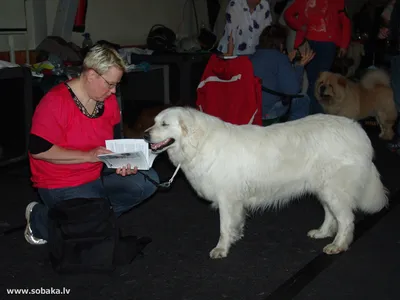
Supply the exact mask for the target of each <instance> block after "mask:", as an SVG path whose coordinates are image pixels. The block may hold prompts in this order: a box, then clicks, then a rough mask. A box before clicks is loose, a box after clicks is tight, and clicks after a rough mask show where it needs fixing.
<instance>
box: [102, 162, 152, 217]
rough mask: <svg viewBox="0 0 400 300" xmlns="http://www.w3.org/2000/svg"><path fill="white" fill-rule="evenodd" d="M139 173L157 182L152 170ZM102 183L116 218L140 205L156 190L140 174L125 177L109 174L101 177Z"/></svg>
mask: <svg viewBox="0 0 400 300" xmlns="http://www.w3.org/2000/svg"><path fill="white" fill-rule="evenodd" d="M141 172H143V173H145V174H147V175H148V176H149V177H150V178H151V179H152V180H154V181H156V182H159V178H158V174H157V173H156V171H154V169H150V170H149V171H141ZM103 182H104V187H105V191H106V193H107V197H108V199H109V200H110V202H111V205H112V207H113V210H114V212H115V214H116V215H117V217H119V216H120V215H121V214H123V213H124V212H127V211H128V210H130V209H131V208H133V207H134V206H137V205H139V204H140V203H142V202H143V201H144V200H146V199H147V198H149V197H150V196H151V195H153V194H154V192H155V191H156V190H157V187H156V186H155V185H154V184H153V183H152V182H151V181H149V180H148V179H146V178H145V176H143V174H141V173H140V172H138V173H137V174H135V175H129V176H125V177H123V176H121V175H118V174H116V173H111V174H108V175H105V176H104V177H103Z"/></svg>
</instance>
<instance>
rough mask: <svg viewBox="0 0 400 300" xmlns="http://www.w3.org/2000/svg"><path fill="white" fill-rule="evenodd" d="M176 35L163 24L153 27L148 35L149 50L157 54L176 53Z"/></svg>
mask: <svg viewBox="0 0 400 300" xmlns="http://www.w3.org/2000/svg"><path fill="white" fill-rule="evenodd" d="M175 42H176V34H175V32H173V31H172V30H171V29H170V28H168V27H165V26H164V25H162V24H156V25H154V26H153V27H151V29H150V31H149V34H148V35H147V41H146V43H147V48H148V49H150V50H154V51H157V52H174V51H175V50H176V45H175Z"/></svg>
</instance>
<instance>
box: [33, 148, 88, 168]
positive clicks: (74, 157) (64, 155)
mask: <svg viewBox="0 0 400 300" xmlns="http://www.w3.org/2000/svg"><path fill="white" fill-rule="evenodd" d="M31 155H32V157H33V158H34V159H40V160H44V161H47V162H51V163H54V164H63V165H64V164H65V165H69V164H80V163H86V162H93V161H90V160H91V158H92V157H91V156H90V152H83V151H79V150H67V149H64V148H62V147H59V146H56V145H53V146H52V147H51V148H50V149H49V150H47V151H45V152H41V153H38V154H31Z"/></svg>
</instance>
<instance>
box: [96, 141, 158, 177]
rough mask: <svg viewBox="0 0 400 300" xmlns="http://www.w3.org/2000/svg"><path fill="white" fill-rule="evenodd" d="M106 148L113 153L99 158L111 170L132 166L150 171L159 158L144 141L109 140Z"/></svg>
mask: <svg viewBox="0 0 400 300" xmlns="http://www.w3.org/2000/svg"><path fill="white" fill-rule="evenodd" d="M106 148H107V149H108V150H110V151H112V152H113V153H110V154H102V155H99V156H98V157H99V158H100V160H101V161H102V162H103V163H105V164H106V165H107V167H108V168H111V169H117V168H122V167H126V166H127V165H128V164H130V165H131V167H132V168H134V167H137V168H138V169H139V170H149V169H150V168H151V167H152V166H153V162H154V160H155V158H156V157H157V154H155V153H153V152H152V151H151V150H150V149H149V144H148V143H147V142H145V141H144V140H143V139H116V140H107V141H106Z"/></svg>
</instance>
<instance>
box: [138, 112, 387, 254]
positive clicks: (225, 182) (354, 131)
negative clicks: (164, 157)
mask: <svg viewBox="0 0 400 300" xmlns="http://www.w3.org/2000/svg"><path fill="white" fill-rule="evenodd" d="M145 139H146V141H147V142H149V143H150V146H151V149H152V150H153V151H154V152H156V153H160V152H162V151H167V153H168V156H169V158H170V160H171V161H172V163H173V164H174V165H175V166H178V165H180V166H181V168H182V170H183V172H184V173H185V175H186V177H187V179H188V180H189V182H190V184H191V185H192V186H193V188H194V189H195V190H196V191H197V193H198V195H199V196H200V197H203V198H204V199H206V200H209V201H211V202H212V203H213V204H214V205H215V207H218V208H219V215H220V238H219V241H218V244H217V245H216V247H215V248H214V249H212V251H211V252H210V257H211V258H222V257H226V256H227V255H228V252H229V249H230V247H231V245H232V244H233V243H234V242H235V241H237V240H239V239H240V238H241V237H242V236H243V228H244V224H245V214H246V213H245V211H246V210H254V209H258V208H268V207H279V206H282V205H284V204H286V203H287V202H289V201H290V200H291V199H293V198H294V197H296V196H301V195H303V194H305V193H306V192H312V193H315V194H316V195H317V196H318V197H319V199H320V201H321V203H322V205H323V207H324V210H325V220H324V222H323V224H322V225H321V227H320V228H319V229H314V230H311V231H309V232H308V236H310V237H312V238H315V239H322V238H326V237H332V236H335V238H334V240H333V242H332V243H331V244H329V245H327V246H326V247H325V248H324V250H323V251H324V252H325V253H327V254H336V253H340V252H342V251H346V250H347V249H348V247H349V245H350V244H351V242H352V240H353V231H354V214H353V211H354V210H357V209H359V210H361V211H363V212H366V213H375V212H378V211H380V210H381V209H382V208H384V207H385V206H386V205H387V203H388V199H387V190H386V189H385V188H384V186H383V185H382V182H381V180H380V175H379V173H378V171H377V169H376V168H375V165H374V164H373V162H372V158H373V148H372V146H371V143H370V140H369V138H368V136H367V135H366V133H365V132H364V130H363V129H362V128H361V127H360V125H359V124H358V123H356V122H354V121H352V120H350V119H348V118H344V117H338V116H331V115H313V116H309V117H307V118H304V119H301V120H298V121H292V122H287V123H282V124H277V125H272V126H269V127H261V126H256V125H242V126H237V125H232V124H230V123H225V122H223V121H221V120H220V119H218V118H216V117H213V116H210V115H207V114H205V113H202V112H200V111H197V110H195V109H191V108H182V107H175V108H169V109H166V110H164V111H162V112H161V113H160V114H158V115H157V116H156V118H155V124H154V125H153V126H152V127H150V128H148V129H147V130H146V131H145Z"/></svg>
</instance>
